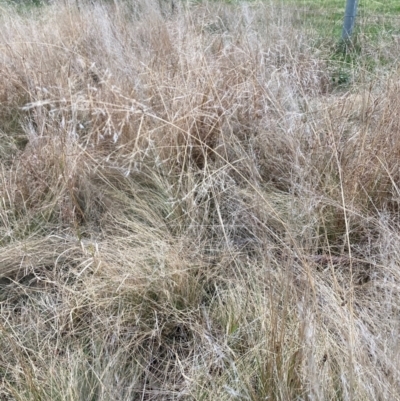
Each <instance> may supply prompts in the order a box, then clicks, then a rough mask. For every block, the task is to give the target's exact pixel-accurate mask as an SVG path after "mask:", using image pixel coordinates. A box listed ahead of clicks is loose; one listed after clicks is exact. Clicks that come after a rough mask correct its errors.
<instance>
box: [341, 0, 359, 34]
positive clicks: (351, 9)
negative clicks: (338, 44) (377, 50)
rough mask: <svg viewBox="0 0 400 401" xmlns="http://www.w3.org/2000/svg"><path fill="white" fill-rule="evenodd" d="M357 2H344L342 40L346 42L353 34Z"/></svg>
mask: <svg viewBox="0 0 400 401" xmlns="http://www.w3.org/2000/svg"><path fill="white" fill-rule="evenodd" d="M357 4H358V0H346V11H345V12H344V21H343V31H342V40H343V41H345V42H348V41H349V39H350V37H351V34H352V33H353V28H354V21H355V19H356V15H357Z"/></svg>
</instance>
